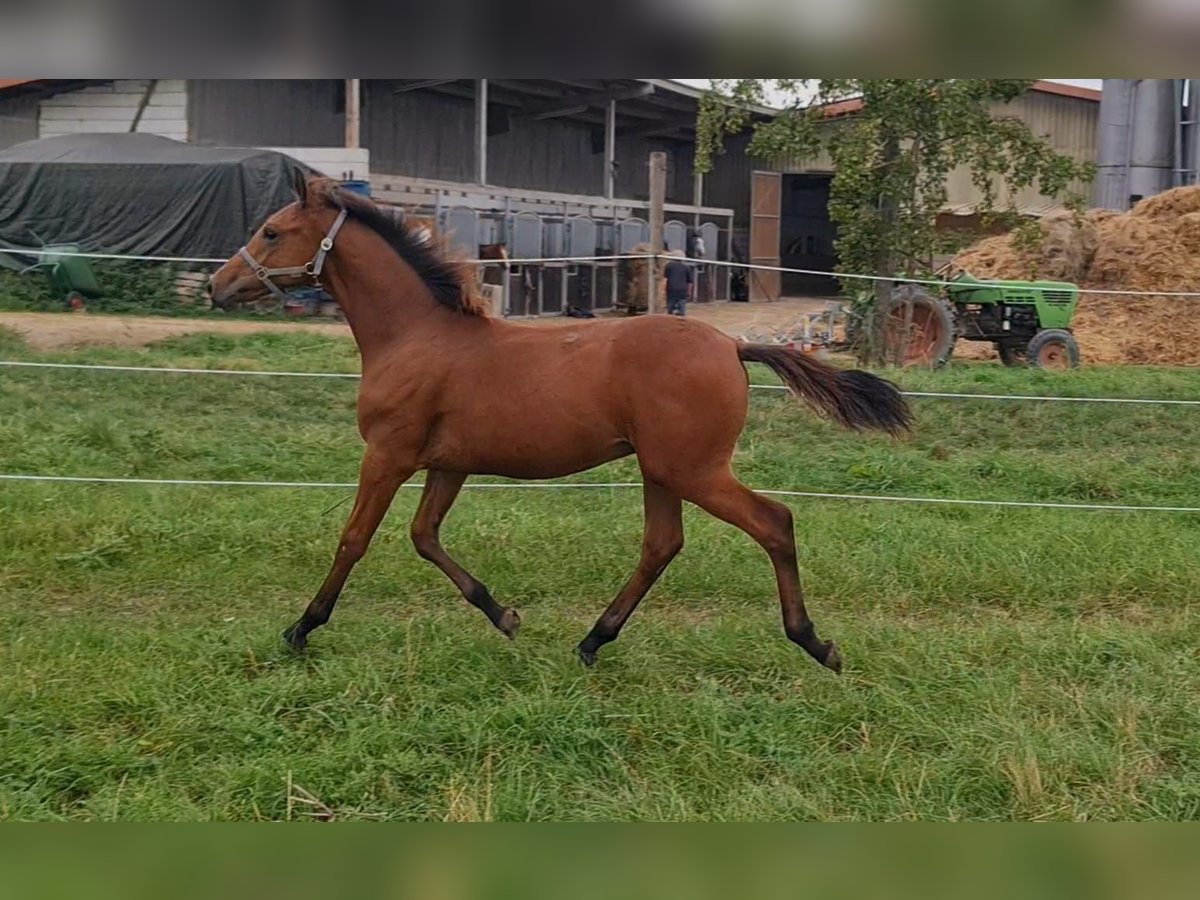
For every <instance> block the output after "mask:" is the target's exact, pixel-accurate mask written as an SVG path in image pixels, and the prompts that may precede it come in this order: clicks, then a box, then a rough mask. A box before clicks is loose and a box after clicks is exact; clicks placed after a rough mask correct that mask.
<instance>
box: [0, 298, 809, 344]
mask: <svg viewBox="0 0 1200 900" xmlns="http://www.w3.org/2000/svg"><path fill="white" fill-rule="evenodd" d="M827 303H828V300H824V299H813V298H799V297H798V298H786V299H783V300H780V301H778V302H775V303H728V302H718V303H694V304H691V305H690V306H689V307H688V315H689V316H691V317H693V318H695V319H698V320H699V321H701V322H708V323H709V324H711V325H713V326H715V327H716V328H719V329H721V330H722V331H724V332H726V333H727V334H732V335H739V334H745V333H752V332H756V331H759V332H774V331H778V330H781V329H786V328H788V327H789V326H792V325H794V324H795V323H797V322H799V321H800V320H801V319H802V317H803V316H805V315H806V314H808V313H810V312H817V311H820V310H822V309H824V308H825V306H826V304H827ZM518 321H522V322H526V323H527V324H531V325H534V326H544V325H553V324H555V323H562V322H565V321H568V320H566V319H564V318H562V317H558V316H555V317H552V318H545V319H530V320H524V319H522V320H518ZM570 321H572V322H575V323H576V324H578V320H574V319H572V320H570ZM0 328H8V329H11V330H12V331H14V332H16V333H17V334H19V335H20V336H21V337H22V338H24V340H25V341H26V342H27V343H28V344H29V346H31V347H33V348H34V349H36V350H59V349H64V348H70V347H95V346H117V347H142V346H145V345H146V344H151V343H154V342H155V341H161V340H164V339H166V338H172V337H179V336H180V335H185V334H203V333H210V334H211V333H216V334H254V333H257V332H271V331H275V332H278V331H299V332H304V333H307V334H312V333H317V334H322V335H330V336H335V337H350V329H349V328H348V327H347V326H346V325H345V324H344V323H341V322H303V323H301V322H274V321H264V322H251V321H246V320H245V319H238V320H231V321H222V320H221V319H216V318H212V319H207V318H206V319H171V318H166V317H154V316H105V315H88V314H87V313H16V312H0Z"/></svg>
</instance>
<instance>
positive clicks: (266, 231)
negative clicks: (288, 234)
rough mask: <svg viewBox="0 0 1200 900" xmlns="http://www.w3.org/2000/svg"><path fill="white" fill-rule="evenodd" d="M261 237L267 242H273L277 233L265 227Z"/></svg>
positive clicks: (277, 235)
mask: <svg viewBox="0 0 1200 900" xmlns="http://www.w3.org/2000/svg"><path fill="white" fill-rule="evenodd" d="M263 237H265V238H266V239H267V240H268V241H273V240H275V238H277V237H279V232H278V231H276V230H275V229H274V228H270V227H267V228H264V229H263Z"/></svg>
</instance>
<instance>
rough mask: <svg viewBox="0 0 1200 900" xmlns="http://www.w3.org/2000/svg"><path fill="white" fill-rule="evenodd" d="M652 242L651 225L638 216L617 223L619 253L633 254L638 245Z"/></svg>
mask: <svg viewBox="0 0 1200 900" xmlns="http://www.w3.org/2000/svg"><path fill="white" fill-rule="evenodd" d="M649 241H650V223H649V222H647V221H645V220H644V219H639V218H637V217H636V216H635V217H633V218H629V219H622V220H621V221H620V222H618V223H617V252H618V253H632V252H633V248H634V247H636V246H637V245H638V244H645V243H648V242H649Z"/></svg>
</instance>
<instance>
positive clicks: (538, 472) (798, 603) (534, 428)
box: [210, 176, 911, 672]
mask: <svg viewBox="0 0 1200 900" xmlns="http://www.w3.org/2000/svg"><path fill="white" fill-rule="evenodd" d="M295 187H296V192H297V194H298V195H299V199H298V200H297V201H295V202H293V203H290V204H289V205H287V206H285V207H284V208H283V209H281V210H279V211H278V212H276V213H275V214H273V215H272V216H271V217H270V218H269V219H267V221H266V222H265V223H264V224H263V225H262V226H261V227H260V228H259V229H258V231H256V232H255V233H254V234H253V235H252V236H251V238H250V240H249V243H247V245H246V246H245V247H243V248H242V249H241V250H240V251H239V252H238V254H237V255H235V256H233V257H231V258H230V259H229V260H228V261H227V262H226V263H225V264H224V265H223V266H222V267H221V269H220V270H219V271H217V272H216V273H215V274H214V275H213V277H212V280H211V284H210V288H211V296H212V303H213V305H214V306H215V307H218V308H224V309H229V308H232V307H233V306H234V305H236V304H239V303H248V302H252V301H255V300H257V299H259V298H261V297H262V296H263V295H264V294H265V293H275V292H281V289H280V284H283V285H284V286H292V285H295V284H300V283H305V284H308V283H311V282H312V281H316V282H317V283H319V284H321V285H322V286H323V287H324V288H325V290H326V291H328V292H329V293H330V294H331V295H332V296H333V297H334V298H335V299H336V300H337V302H338V303H339V305H340V306H341V308H342V311H343V313H344V314H345V317H346V320H347V322H348V323H349V325H350V328H351V330H352V331H353V334H354V339H355V341H356V343H357V344H358V348H359V351H360V354H361V358H362V381H361V385H360V388H359V395H358V430H359V433H360V435H361V437H362V439H363V440H364V442H365V443H366V450H365V452H364V454H363V458H362V463H361V469H360V474H359V479H358V490H357V494H356V497H355V501H354V506H353V509H352V511H351V512H350V516H349V519H348V521H347V522H346V525H345V528H344V530H343V532H342V536H341V541H340V542H339V544H338V547H337V552H336V554H335V557H334V560H333V565H332V568H331V570H330V572H329V575H328V577H326V579H325V581H324V582H323V583H322V585H321V587H320V589H319V590H318V591H317V593H316V596H315V597H314V598H313V599H312V601H311V602H310V603H309V604H308V607H307V608H306V609H305V611H304V613H303V615H302V616H301V617H300V619H299V620H298V621H297V622H296V623H295V624H294V625H292V626H291V627H290V628H288V629H287V630H286V631H285V632H284V639H285V640H286V641H287V643H288V644H290V645H291V646H292V648H294V649H296V650H302V649H303V648H304V647H305V645H306V643H307V640H308V635H309V633H310V632H311V631H313V629H315V628H318V627H320V626H321V625H324V624H325V623H326V622H327V621H328V620H329V617H330V614H331V613H332V612H333V608H334V604H335V603H336V602H337V599H338V595H339V593H340V592H341V590H342V586H343V585H344V584H345V582H346V579H347V577H348V576H349V575H350V572H351V569H353V567H354V565H355V563H357V562H358V561H359V560H360V559H361V558H362V557H363V555H364V554H365V553H366V551H367V547H368V545H369V544H370V542H371V538H372V536H373V535H374V533H375V531H376V529H377V528H378V527H379V524H380V522H381V521H382V520H383V517H384V515H385V513H386V512H387V510H388V508H389V506H390V505H391V503H392V500H393V498H394V497H395V494H396V491H397V489H399V487H400V485H402V484H403V483H404V482H405V481H407V480H408V479H409V478H410V477H411V476H412V475H413V474H414V473H415V472H417V471H421V470H423V471H425V472H426V478H425V485H424V492H423V493H422V495H421V500H420V503H419V505H418V508H417V512H416V516H415V518H414V519H413V521H412V527H411V535H412V541H413V544H414V546H415V547H416V551H417V553H418V554H419V555H420V556H421V557H423V558H424V559H426V560H429V561H430V562H432V563H433V564H434V565H435V566H437V567H438V568H439V569H440V570H441V571H442V572H444V573H445V574H446V575H447V576H448V577H449V579H450V580H451V581H452V582H454V584H455V585H456V586H457V587H458V589H459V590H460V591H461V592H462V595H463V597H464V598H465V599H466V600H467V601H468V602H469V603H470V604H472V605H473V606H475V607H477V608H478V609H479V610H481V611H482V612H483V613H484V615H486V616H487V617H488V619H489V620H490V621H491V623H492V624H493V625H494V626H495V627H496V628H497V629H499V630H500V631H501V632H503V633H504V634H505V635H507V636H508V637H509V638H510V639H512V638H515V637H516V636H517V629H518V628H519V627H520V622H521V620H520V617H519V616H518V614H517V612H516V610H514V609H510V608H508V607H506V606H502V605H500V604H499V603H497V602H496V600H495V599H494V598H493V596H492V594H491V592H490V591H489V590H488V589H487V588H486V587H485V586H484V585H483V583H482V582H480V581H479V580H478V579H477V578H476V577H475V576H474V575H472V574H470V573H469V572H467V571H466V570H465V569H464V568H463V567H462V566H460V565H459V564H458V563H457V562H455V561H454V559H453V558H451V556H450V555H449V553H447V552H446V550H445V548H443V546H442V544H441V541H440V540H439V529H440V527H441V525H442V522H443V520H444V519H445V517H446V514H447V513H448V512H449V510H450V507H451V506H452V505H453V503H454V501H455V498H457V496H458V494H459V490H460V489H461V488H462V486H463V483H464V482H465V481H466V479H467V477H468V476H470V475H493V476H501V477H507V478H519V479H550V478H559V477H562V476H566V475H571V474H574V473H577V472H582V471H584V470H587V469H591V468H594V467H596V466H599V465H601V464H603V463H606V462H609V461H611V460H615V459H618V458H621V457H624V456H628V455H630V454H636V455H637V460H638V465H639V467H640V468H641V473H642V479H643V482H644V489H643V502H644V512H645V533H644V537H643V540H642V548H641V559H640V561H639V562H638V565H637V569H636V571H635V572H634V573H633V576H632V577H631V578H630V579H629V581H628V582H626V584H625V585H624V587H622V588H621V590H620V592H619V593H618V594H617V596H616V598H615V599H614V600H613V601H612V603H611V604H609V606H608V608H607V609H606V610H605V611H604V612H603V614H602V615H601V616H600V617H599V619H598V620H597V621H596V623H595V625H594V626H593V627H592V629H591V630H590V631H589V632H588V633H587V635H586V636H585V637H584V638H583V640H582V641H581V642H580V643H579V645H578V648H577V651H578V654H579V657H580V659H581V660H582V661H583V662H584V663H585V664H587V665H592V664H593V663H594V662H595V660H596V653H597V651H598V650H599V649H600V648H601V647H602V646H603V645H605V644H607V643H609V642H610V641H612V640H614V639H616V637H617V635H618V633H619V632H620V631H621V628H622V626H623V625H624V624H625V622H626V620H627V619H628V618H629V616H630V614H631V613H632V612H633V611H634V609H635V608H636V607H637V605H638V603H639V602H640V601H641V599H642V597H643V596H645V594H646V593H647V591H649V589H650V587H651V586H652V585H653V584H654V582H655V581H656V580H657V579H658V577H659V576H660V575H661V574H662V572H663V570H664V569H665V568H666V567H667V564H668V563H669V562H670V561H671V560H672V558H674V557H675V555H676V554H677V553H679V551H680V549H681V548H682V547H683V521H682V504H683V501H685V500H686V501H688V502H690V503H693V504H696V505H697V506H700V507H701V508H703V509H705V510H707V511H708V512H709V513H711V514H712V515H714V516H716V517H717V518H719V519H723V520H724V521H726V522H728V523H730V524H732V525H735V526H736V527H738V528H740V529H741V530H742V531H745V532H746V533H747V534H749V535H750V536H751V537H752V538H753V539H754V540H755V541H757V542H758V543H759V544H760V545H761V546H762V547H763V549H764V550H765V551H766V552H767V554H768V556H769V557H770V560H771V563H772V565H773V566H774V569H775V577H776V581H777V583H778V589H779V602H780V605H781V606H782V610H783V627H784V632H785V633H786V635H787V637H788V638H790V639H791V640H792V641H793V642H795V643H796V644H798V645H799V646H800V647H802V648H804V650H806V651H807V652H808V653H809V655H810V656H812V657H813V658H814V659H815V660H817V662H819V663H821V664H822V665H824V666H826V667H828V668H830V669H832V670H834V671H835V672H836V671H840V669H841V656H840V654H839V652H838V649H837V646H836V645H835V644H834V642H833V641H828V642H826V641H822V640H820V639H819V638H818V636H817V633H816V629H815V628H814V625H813V622H812V620H811V619H810V618H809V615H808V612H807V610H806V609H805V605H804V598H803V595H802V592H801V587H800V575H799V568H798V566H797V562H796V545H795V538H794V535H793V527H792V513H791V511H790V510H789V509H788V507H786V506H784V505H783V504H781V503H777V502H775V501H773V500H769V499H767V498H766V497H763V496H761V495H759V494H756V493H754V492H753V491H751V490H750V489H749V488H747V487H746V486H745V485H743V484H742V483H740V482H739V481H738V480H737V478H736V477H735V476H734V474H733V471H732V469H731V465H730V461H731V458H732V455H733V451H734V446H735V444H736V442H737V440H738V436H739V435H740V433H741V431H742V429H743V427H744V425H745V421H746V416H747V410H748V403H749V387H748V378H747V373H746V369H745V367H744V365H743V364H744V363H748V362H757V363H762V364H764V365H766V366H767V367H768V368H770V369H771V370H772V371H774V372H775V373H776V374H777V375H778V376H779V377H780V378H781V379H782V380H783V382H784V383H785V384H786V385H787V386H788V387H789V388H790V389H791V390H792V392H794V394H795V395H796V396H798V397H799V398H801V399H802V400H805V401H807V402H808V403H809V404H811V405H812V406H813V407H815V408H816V410H818V411H819V412H821V413H824V414H825V415H827V416H829V417H831V418H832V419H833V420H835V421H836V422H838V423H840V424H841V425H842V426H844V427H846V428H849V429H862V428H874V429H879V430H883V431H886V432H890V433H892V434H893V435H894V434H898V433H900V432H902V431H904V430H906V429H908V428H909V426H910V424H911V413H910V411H909V409H908V407H907V406H906V404H905V401H904V399H903V397H902V396H901V394H900V392H899V391H898V390H897V389H896V387H895V385H893V384H892V383H891V382H888V381H885V380H884V379H881V378H879V377H877V376H875V375H872V374H870V373H867V372H861V371H856V370H844V369H840V368H835V367H833V366H830V365H827V364H825V363H823V362H820V361H818V360H816V359H813V358H811V357H808V356H805V355H804V354H802V353H800V352H799V351H797V350H792V349H788V348H785V347H779V346H772V345H761V344H746V343H741V342H738V341H736V340H734V339H733V338H731V337H729V336H727V335H725V334H724V333H722V332H720V331H718V330H717V329H716V328H713V327H711V326H709V325H706V324H703V323H700V322H696V321H695V320H692V319H687V318H680V317H676V316H644V317H640V318H636V319H607V320H606V319H597V320H591V321H582V322H581V321H578V320H571V321H569V322H564V323H563V324H561V325H557V326H530V325H522V324H518V323H514V322H509V321H506V320H503V319H496V318H492V317H489V316H487V315H486V314H485V311H484V307H483V305H482V304H481V303H480V301H479V299H478V297H477V295H476V294H475V292H474V290H473V287H474V284H475V279H474V277H473V275H472V274H471V273H470V272H469V270H468V269H467V267H466V266H465V265H464V264H462V263H460V262H459V261H457V260H456V259H455V258H452V257H451V255H450V254H449V252H448V251H447V250H446V249H445V247H444V246H443V245H441V244H438V243H437V242H431V241H428V240H427V239H426V238H425V235H417V234H416V233H415V231H414V230H413V229H411V228H410V227H406V226H405V224H404V223H403V222H401V221H398V220H397V219H396V218H395V217H391V216H387V215H384V214H383V213H382V212H381V211H380V209H379V207H377V206H376V205H375V204H374V203H372V202H371V201H370V200H369V199H368V198H365V197H363V196H361V195H358V194H353V193H350V192H348V191H345V190H343V189H341V188H339V187H338V186H337V185H336V183H334V182H332V181H330V180H328V179H320V178H315V179H310V180H306V179H305V178H304V177H303V176H298V177H297V180H296V184H295Z"/></svg>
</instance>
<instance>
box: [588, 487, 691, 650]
mask: <svg viewBox="0 0 1200 900" xmlns="http://www.w3.org/2000/svg"><path fill="white" fill-rule="evenodd" d="M643 502H644V504H645V508H646V528H645V533H644V535H643V537H642V558H641V560H640V561H639V562H638V567H637V571H636V572H634V573H633V577H632V578H630V579H629V581H628V582H627V583H626V585H625V587H623V588H621V592H620V593H619V594H617V597H616V599H615V600H613V602H612V603H610V604H609V606H608V609H606V610H605V611H604V612H603V613H602V614H601V616H600V618H599V619H597V620H596V624H595V625H593V626H592V630H591V631H589V632H588V634H587V637H585V638H584V639H583V640H582V641H581V642H580V644H579V648H578V650H579V658H580V659H582V660H583V662H584V663H585V664H586V665H589V666H590V665H591V664H592V663H594V662H595V661H596V651H597V650H599V649H600V648H601V647H602V646H604V645H605V644H607V643H609V642H610V641H614V640H616V639H617V635H618V634H619V633H620V631H621V626H622V625H624V624H625V621H626V619H628V618H629V616H630V615H631V614H632V613H633V611H634V610H635V609H636V608H637V605H638V603H640V602H641V599H642V598H643V597H645V596H646V593H647V592H648V591H649V590H650V588H651V587H652V586H653V585H654V582H655V581H657V580H658V576H660V575H661V574H662V573H663V570H664V569H666V567H667V565H668V564H669V563H670V562H671V560H672V559H674V558H675V556H676V554H678V553H679V551H680V550H681V549H682V548H683V504H682V502H681V501H680V499H679V495H678V494H676V493H674V492H672V491H671V490H669V489H667V488H665V487H663V486H662V485H660V484H656V483H655V482H653V481H646V483H645V486H644V487H643Z"/></svg>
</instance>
